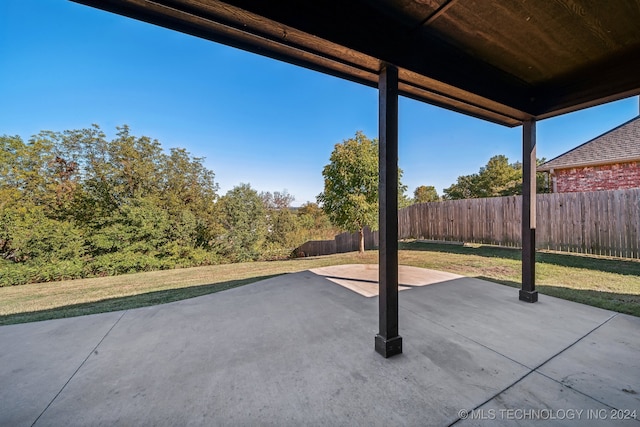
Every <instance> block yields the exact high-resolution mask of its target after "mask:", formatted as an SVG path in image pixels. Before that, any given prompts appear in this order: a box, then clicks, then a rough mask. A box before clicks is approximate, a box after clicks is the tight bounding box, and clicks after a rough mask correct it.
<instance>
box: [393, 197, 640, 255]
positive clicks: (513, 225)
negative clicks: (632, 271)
mask: <svg viewBox="0 0 640 427" xmlns="http://www.w3.org/2000/svg"><path fill="white" fill-rule="evenodd" d="M639 199H640V188H634V189H630V190H612V191H594V192H587V193H554V194H539V195H538V196H537V199H536V223H537V227H536V247H537V248H538V249H550V250H554V251H565V252H578V253H585V254H594V255H608V256H618V257H625V258H636V259H637V258H640V249H639V240H640V232H639V231H640V207H639ZM521 219H522V200H521V196H510V197H492V198H487V199H466V200H450V201H444V202H433V203H423V204H418V205H413V206H409V207H408V208H404V209H401V210H400V211H399V212H398V235H399V238H401V239H409V238H414V239H427V240H443V241H456V242H470V243H484V244H491V245H500V246H511V247H520V246H521V240H520V227H521Z"/></svg>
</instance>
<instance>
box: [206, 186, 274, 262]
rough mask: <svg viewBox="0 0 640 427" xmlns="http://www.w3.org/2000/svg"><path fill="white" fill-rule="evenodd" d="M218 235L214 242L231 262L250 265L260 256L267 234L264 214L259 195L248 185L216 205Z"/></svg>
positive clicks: (233, 190) (230, 193)
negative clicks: (218, 225) (249, 262)
mask: <svg viewBox="0 0 640 427" xmlns="http://www.w3.org/2000/svg"><path fill="white" fill-rule="evenodd" d="M216 213H217V215H218V218H219V221H220V226H221V231H220V234H219V235H218V237H217V239H216V241H217V245H218V247H219V249H220V251H221V252H222V254H223V255H225V256H226V257H228V258H229V259H231V260H233V261H238V262H241V261H253V260H256V259H257V258H258V257H259V255H260V247H261V246H262V244H263V242H264V240H265V238H266V234H267V227H266V211H265V209H264V204H263V201H262V199H261V198H260V196H259V195H258V192H257V191H255V190H254V189H253V188H251V186H250V185H249V184H240V185H238V186H236V187H234V188H233V189H231V190H229V191H228V192H227V194H225V195H224V196H222V197H221V198H220V200H218V202H217V203H216Z"/></svg>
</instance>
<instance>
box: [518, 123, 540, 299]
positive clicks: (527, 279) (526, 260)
mask: <svg viewBox="0 0 640 427" xmlns="http://www.w3.org/2000/svg"><path fill="white" fill-rule="evenodd" d="M520 300H521V301H526V302H536V301H538V291H536V121H535V119H530V120H526V121H525V122H523V123H522V289H521V290H520Z"/></svg>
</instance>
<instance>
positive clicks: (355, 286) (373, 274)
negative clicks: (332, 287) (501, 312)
mask: <svg viewBox="0 0 640 427" xmlns="http://www.w3.org/2000/svg"><path fill="white" fill-rule="evenodd" d="M309 271H311V272H312V273H315V274H317V275H319V276H323V277H326V278H327V279H329V280H330V281H332V282H333V283H336V284H338V285H340V286H343V287H345V288H347V289H350V290H352V291H354V292H357V293H359V294H360V295H362V296H365V297H368V298H370V297H375V296H378V266H377V265H372V264H359V265H353V264H348V265H335V266H329V267H320V268H313V269H311V270H309ZM462 277H464V276H460V275H458V274H453V273H446V272H444V271H436V270H428V269H426V268H417V267H411V266H408V265H400V266H398V290H400V291H406V290H407V289H411V288H412V287H416V286H427V285H432V284H434V283H440V282H446V281H449V280H454V279H459V278H462Z"/></svg>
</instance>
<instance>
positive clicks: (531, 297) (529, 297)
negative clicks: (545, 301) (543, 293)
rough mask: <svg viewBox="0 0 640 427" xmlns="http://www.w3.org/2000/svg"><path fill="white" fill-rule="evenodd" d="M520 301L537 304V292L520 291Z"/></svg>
mask: <svg viewBox="0 0 640 427" xmlns="http://www.w3.org/2000/svg"><path fill="white" fill-rule="evenodd" d="M519 299H520V301H525V302H537V301H538V291H523V290H522V289H520V296H519Z"/></svg>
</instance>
